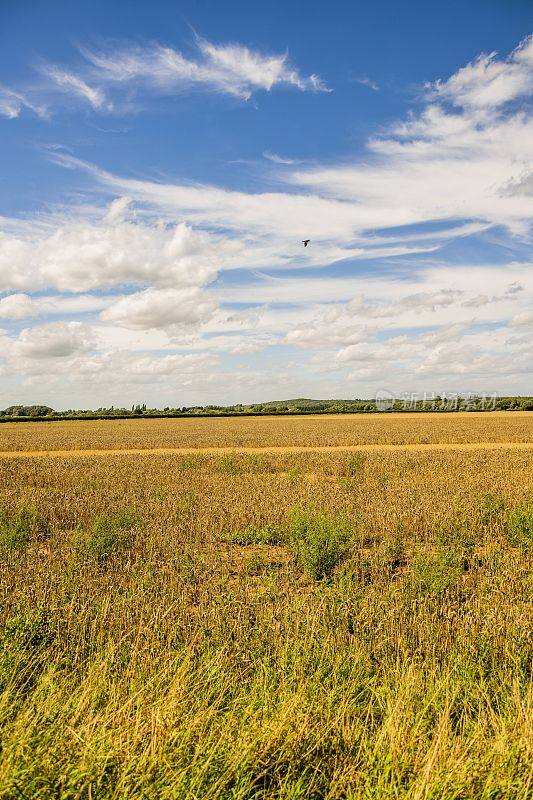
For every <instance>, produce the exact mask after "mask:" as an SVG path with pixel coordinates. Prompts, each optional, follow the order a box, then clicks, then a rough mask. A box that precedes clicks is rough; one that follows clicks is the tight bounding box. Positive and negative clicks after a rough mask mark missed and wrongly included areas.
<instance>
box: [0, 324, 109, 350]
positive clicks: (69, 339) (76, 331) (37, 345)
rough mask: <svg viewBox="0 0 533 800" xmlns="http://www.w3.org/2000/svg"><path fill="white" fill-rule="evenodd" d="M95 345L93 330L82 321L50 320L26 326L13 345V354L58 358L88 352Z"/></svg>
mask: <svg viewBox="0 0 533 800" xmlns="http://www.w3.org/2000/svg"><path fill="white" fill-rule="evenodd" d="M94 346H95V337H94V334H93V332H92V330H91V329H90V328H89V327H87V326H86V325H83V324H82V323H81V322H50V323H47V324H45V325H39V326H36V327H34V328H24V330H22V331H21V332H20V334H19V335H18V337H17V339H16V340H15V341H14V343H13V345H12V351H13V355H14V356H16V357H21V358H29V359H57V358H69V357H70V356H73V355H76V354H79V353H87V352H89V351H90V350H92V349H93V348H94Z"/></svg>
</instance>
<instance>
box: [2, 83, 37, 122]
mask: <svg viewBox="0 0 533 800" xmlns="http://www.w3.org/2000/svg"><path fill="white" fill-rule="evenodd" d="M25 108H27V109H29V110H30V111H33V113H34V114H37V116H39V117H43V118H46V117H47V115H48V111H47V109H46V106H44V105H42V104H39V103H33V102H32V101H31V100H30V99H29V98H28V97H27V96H26V95H25V94H24V93H23V92H19V91H17V92H16V91H14V90H13V89H7V88H6V87H5V86H0V116H1V117H7V119H16V118H17V117H18V116H19V114H20V113H21V111H22V110H23V109H25Z"/></svg>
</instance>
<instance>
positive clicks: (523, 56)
mask: <svg viewBox="0 0 533 800" xmlns="http://www.w3.org/2000/svg"><path fill="white" fill-rule="evenodd" d="M426 88H427V89H428V90H429V91H430V92H431V93H432V94H433V96H434V97H435V98H437V99H439V100H448V101H450V102H451V103H453V105H455V106H459V107H461V108H464V109H472V110H474V109H476V110H480V109H489V110H490V109H496V108H498V107H500V106H502V105H504V104H505V103H508V102H510V101H511V100H515V99H516V98H517V97H522V96H524V95H527V94H530V93H531V91H532V90H533V36H529V37H527V38H526V39H524V40H523V41H522V42H521V43H520V44H519V46H518V47H517V48H516V49H515V50H513V51H512V53H510V54H509V56H507V57H506V58H498V54H497V53H495V52H493V53H488V54H482V55H480V56H478V58H476V60H475V61H472V62H471V63H470V64H467V65H466V66H465V67H463V68H462V69H460V70H458V71H457V72H456V73H455V74H454V75H452V76H451V77H450V78H448V80H444V81H442V80H438V81H435V83H430V84H427V86H426Z"/></svg>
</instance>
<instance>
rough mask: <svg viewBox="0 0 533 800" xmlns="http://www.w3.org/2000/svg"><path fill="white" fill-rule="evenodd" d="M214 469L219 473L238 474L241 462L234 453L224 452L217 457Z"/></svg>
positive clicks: (240, 470)
mask: <svg viewBox="0 0 533 800" xmlns="http://www.w3.org/2000/svg"><path fill="white" fill-rule="evenodd" d="M216 471H217V472H218V473H219V474H221V475H238V474H239V473H240V472H242V464H241V463H240V461H239V459H238V457H237V456H236V455H235V454H234V453H226V454H225V455H223V456H221V457H220V458H219V459H217V463H216Z"/></svg>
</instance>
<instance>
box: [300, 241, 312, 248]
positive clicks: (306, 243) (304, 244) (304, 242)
mask: <svg viewBox="0 0 533 800" xmlns="http://www.w3.org/2000/svg"><path fill="white" fill-rule="evenodd" d="M310 241H311V239H302V242H303V246H304V247H307V245H308V244H309V242H310Z"/></svg>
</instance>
